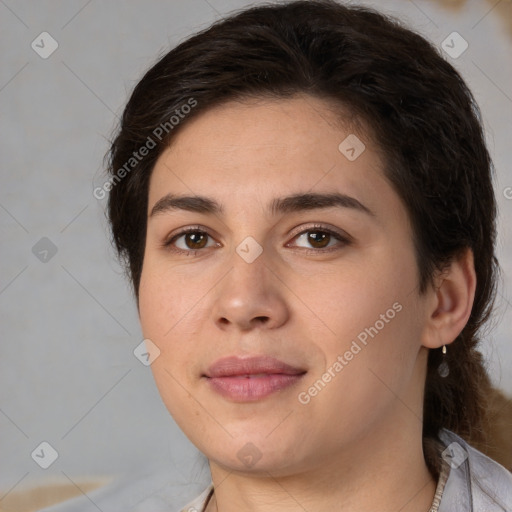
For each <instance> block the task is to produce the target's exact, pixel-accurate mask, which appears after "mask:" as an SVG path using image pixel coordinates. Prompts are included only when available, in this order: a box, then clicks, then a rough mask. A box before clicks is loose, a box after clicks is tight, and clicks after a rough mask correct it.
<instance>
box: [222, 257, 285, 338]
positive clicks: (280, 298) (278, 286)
mask: <svg viewBox="0 0 512 512" xmlns="http://www.w3.org/2000/svg"><path fill="white" fill-rule="evenodd" d="M232 262H233V265H232V269H231V271H229V272H228V273H227V275H226V276H225V278H224V279H222V281H221V282H220V283H219V285H218V286H217V287H216V289H215V293H216V295H215V303H214V306H213V320H214V322H215V324H216V325H217V327H219V328H220V329H222V330H225V331H226V330H231V329H238V330H240V331H250V330H252V329H255V328H260V329H261V328H264V329H275V328H278V327H280V326H281V325H283V324H284V323H286V321H287V320H288V318H289V308H288V305H287V302H286V297H285V291H286V286H285V284H284V283H283V281H282V280H281V279H280V278H279V277H278V276H277V274H276V272H275V271H273V270H272V269H271V268H270V267H269V266H268V265H267V263H268V262H267V261H266V258H265V256H264V252H263V253H262V254H261V255H260V256H259V257H258V258H257V259H256V260H255V261H253V262H252V263H247V262H246V261H244V260H243V259H242V258H241V257H239V256H238V254H234V256H233V258H232Z"/></svg>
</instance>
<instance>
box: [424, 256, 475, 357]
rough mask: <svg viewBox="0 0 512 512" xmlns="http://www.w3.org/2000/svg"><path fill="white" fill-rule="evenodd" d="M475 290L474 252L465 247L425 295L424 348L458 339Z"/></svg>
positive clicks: (468, 313)
mask: <svg viewBox="0 0 512 512" xmlns="http://www.w3.org/2000/svg"><path fill="white" fill-rule="evenodd" d="M475 289H476V273H475V265H474V260H473V251H472V250H471V249H469V248H468V249H465V250H464V251H463V252H462V253H461V254H460V256H458V257H456V258H454V260H453V261H452V262H451V264H450V265H449V267H448V268H447V269H446V270H445V271H443V272H442V273H441V274H440V275H439V276H437V278H436V281H435V285H434V286H432V287H431V288H430V289H429V291H428V292H427V295H428V298H427V301H426V304H427V311H426V313H427V319H426V324H425V327H424V330H423V335H422V345H423V346H424V347H427V348H439V347H442V346H443V345H448V344H449V343H451V342H452V341H454V340H455V338H457V336H458V335H459V334H460V333H461V331H462V329H464V327H465V325H466V323H467V321H468V319H469V316H470V315H471V310H472V308H473V301H474V299H475Z"/></svg>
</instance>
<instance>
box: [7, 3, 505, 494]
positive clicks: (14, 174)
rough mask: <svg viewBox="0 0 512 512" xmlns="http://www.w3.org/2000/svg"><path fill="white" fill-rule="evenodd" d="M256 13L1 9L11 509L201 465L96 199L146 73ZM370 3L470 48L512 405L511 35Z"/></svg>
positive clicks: (479, 19) (469, 74)
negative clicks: (73, 490) (204, 35)
mask: <svg viewBox="0 0 512 512" xmlns="http://www.w3.org/2000/svg"><path fill="white" fill-rule="evenodd" d="M250 3H251V2H249V1H245V0H230V1H227V0H208V1H207V0H190V1H177V0H165V1H164V0H150V1H146V2H142V1H136V0H130V1H120V0H115V1H112V0H110V1H108V2H107V1H104V2H100V1H99V0H92V1H89V2H87V1H86V0H78V1H67V2H64V1H57V0H48V1H45V2H36V1H23V0H5V1H2V2H0V39H1V44H2V62H3V64H2V66H0V130H1V132H0V145H1V153H0V154H1V169H0V172H1V188H0V229H1V240H2V243H1V246H0V261H1V267H0V314H1V322H2V323H1V326H2V327H1V333H2V342H1V357H0V379H1V391H0V429H1V437H0V439H1V454H0V459H1V460H2V471H1V472H0V497H1V496H2V495H3V494H4V493H5V492H7V491H8V490H10V489H16V490H17V489H20V488H22V487H23V486H24V485H27V484H31V483H34V482H38V481H41V480H44V479H47V478H49V477H55V478H59V479H63V480H65V479H66V477H69V478H71V479H73V480H74V479H77V478H80V477H83V476H86V475H111V474H117V473H119V472H120V471H131V468H135V467H140V466H141V465H143V464H146V463H147V462H148V461H150V462H155V461H156V462H158V463H160V462H161V463H162V464H167V465H168V466H169V468H170V471H171V473H172V474H174V475H175V477H176V478H178V475H179V478H183V474H184V472H185V471H186V470H188V469H190V468H194V461H195V460H196V459H195V450H194V449H193V447H192V446H191V445H190V444H189V443H188V441H186V439H185V437H184V436H183V434H181V432H180V431H179V429H178V428H177V427H176V426H175V424H174V422H173V421H172V419H171V418H170V417H169V415H168V414H167V411H166V410H165V408H164V406H163V405H162V403H161V402H160V398H159V396H158V394H157V391H156V389H155V387H154V384H153V381H152V376H151V372H150V370H149V368H148V367H145V366H143V365H142V364H141V363H140V362H139V361H138V360H137V359H136V358H135V357H134V355H133V350H134V348H135V347H136V346H137V345H138V344H139V343H140V341H141V339H142V336H141V332H140V329H139V326H138V323H137V314H136V309H135V307H134V303H133V300H132V297H131V295H130V291H129V288H128V286H127V282H126V280H125V279H124V277H123V276H122V272H121V269H120V267H119V266H118V264H117V263H116V262H115V260H114V255H113V251H112V250H111V248H110V246H109V242H108V236H107V234H106V223H105V217H104V212H103V210H104V207H105V202H104V200H103V201H99V200H97V199H95V198H94V197H93V194H92V191H93V188H94V187H95V186H98V185H101V184H102V183H103V178H102V172H103V169H102V157H103V155H104V153H105V151H106V149H107V139H108V137H109V136H110V134H111V132H112V129H113V127H114V122H115V119H116V115H119V114H120V113H121V110H122V107H123V104H124V103H125V101H126V99H127V94H128V93H129V92H130V91H131V89H132V87H133V86H134V84H135V83H136V81H137V79H138V78H140V76H141V73H142V72H143V70H145V69H146V68H147V67H148V66H149V64H150V63H151V62H154V60H155V59H156V56H157V55H158V53H159V52H161V51H163V50H165V49H167V48H168V47H169V46H171V45H175V44H176V43H177V42H179V41H180V40H182V39H183V38H184V37H186V36H187V35H188V34H190V33H191V32H193V31H196V30H197V29H200V28H203V27H205V26H206V25H207V24H209V23H210V22H212V21H213V20H215V19H217V18H219V17H220V16H223V15H225V14H226V13H227V12H229V11H230V10H232V9H235V8H239V7H243V6H244V5H249V4H250ZM253 3H254V2H253ZM364 3H367V4H369V5H373V6H376V7H379V8H381V9H383V10H385V11H388V12H390V13H395V14H398V15H399V16H400V17H401V18H402V19H403V20H404V21H405V22H406V23H408V24H410V25H411V26H413V27H415V28H416V29H417V30H419V31H420V32H421V33H423V34H424V35H426V36H428V37H429V38H430V39H431V40H432V41H434V42H435V43H436V44H438V45H441V43H442V41H443V40H444V39H445V38H446V36H447V35H448V34H450V33H451V32H453V31H457V32H459V33H460V34H462V35H463V37H464V38H465V39H466V40H467V41H468V43H469V47H468V49H467V50H466V51H465V53H464V54H462V55H461V56H460V57H458V58H457V59H452V58H451V57H448V56H447V58H448V59H451V60H452V62H453V63H454V64H455V65H456V66H457V68H458V69H460V70H461V72H462V73H463V75H464V76H465V77H466V79H467V81H468V82H469V85H470V87H471V88H472V90H473V91H474V93H475V95H476V98H477V100H478V102H479V103H480V105H481V107H482V110H483V116H484V121H485V126H486V129H487V136H488V141H489V145H490V148H491V151H492V153H493V156H494V160H495V164H496V167H497V170H498V180H497V196H498V201H499V206H500V208H501V218H500V236H499V253H500V257H501V263H502V266H503V268H504V273H505V278H504V283H503V287H502V288H501V290H500V294H501V298H500V302H499V305H500V308H499V311H498V313H499V314H498V316H497V321H498V325H497V327H496V328H495V329H494V330H493V331H492V332H491V333H490V334H489V336H488V339H487V341H486V343H485V345H484V347H483V349H484V352H485V354H486V357H487V359H488V362H489V366H490V368H491V372H492V376H493V379H494V381H495V383H496V384H498V385H500V386H501V387H502V388H503V389H505V390H507V391H508V392H509V393H512V372H511V371H510V370H511V369H512V348H511V346H512V345H511V343H510V341H509V340H510V334H511V331H512V314H511V312H510V309H509V302H508V300H507V296H508V295H509V294H510V291H509V290H510V277H509V276H512V268H511V263H512V260H511V255H512V238H511V233H510V227H509V226H510V224H511V223H510V220H511V218H512V200H511V199H507V198H506V197H505V195H508V196H509V197H512V193H511V194H507V193H506V190H507V189H506V187H509V186H512V170H511V168H510V162H511V161H512V154H511V153H512V145H511V144H510V134H511V133H512V130H511V124H512V123H511V120H512V99H511V98H512V92H511V90H512V87H511V85H512V70H511V67H510V50H511V48H512V38H511V34H510V32H508V33H507V31H506V28H505V24H504V22H503V20H500V18H499V17H498V16H497V12H498V9H495V10H492V11H490V9H491V7H492V5H493V2H483V1H480V0H473V1H469V2H467V4H466V5H465V7H464V8H463V9H461V10H459V11H443V10H442V9H441V8H440V7H439V6H438V4H437V3H435V2H430V1H426V0H424V1H420V0H416V1H415V2H409V1H405V0H395V1H385V2H376V1H375V2H364ZM489 11H490V12H489ZM43 31H45V32H48V33H49V34H51V36H52V37H53V38H54V39H55V40H56V41H57V42H58V48H57V50H56V51H55V52H54V53H53V54H51V55H50V56H49V57H48V58H46V59H43V58H42V57H41V56H39V55H38V53H36V51H35V50H34V49H33V48H32V47H31V43H32V41H34V40H35V43H34V44H38V45H39V47H37V46H36V47H35V48H36V49H37V51H39V53H43V55H44V56H46V55H45V52H49V50H51V44H52V42H51V41H50V40H49V39H47V36H44V38H43V39H44V40H43V43H41V37H37V36H39V34H41V32H43ZM43 46H44V47H43ZM510 190H511V191H512V189H510ZM504 191H505V193H504ZM45 237H46V238H45ZM41 239H43V241H41ZM47 239H48V240H49V241H51V242H49V241H48V240H47ZM38 244H39V245H38ZM34 246H35V247H36V249H34ZM55 250H56V253H55V254H53V251H55ZM45 251H48V252H45ZM34 252H35V253H36V254H34ZM41 259H43V261H41ZM45 259H46V260H47V261H44V260H45ZM42 441H47V442H49V443H50V444H51V445H52V446H53V447H54V448H55V449H56V450H57V452H58V454H59V457H58V459H57V460H56V461H55V463H54V464H52V465H51V466H50V467H49V468H48V469H46V470H44V469H42V468H40V467H39V465H37V464H36V462H35V461H34V460H33V459H32V457H31V453H32V452H33V450H34V449H35V448H36V447H38V445H39V444H40V443H41V442H42ZM45 456H48V450H47V451H46V455H45Z"/></svg>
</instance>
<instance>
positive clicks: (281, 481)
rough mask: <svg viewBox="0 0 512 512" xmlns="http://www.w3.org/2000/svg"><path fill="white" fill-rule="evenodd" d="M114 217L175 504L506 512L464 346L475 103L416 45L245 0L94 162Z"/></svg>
mask: <svg viewBox="0 0 512 512" xmlns="http://www.w3.org/2000/svg"><path fill="white" fill-rule="evenodd" d="M109 171H110V173H111V180H110V182H109V185H108V187H107V188H108V189H109V191H110V195H109V210H108V213H109V219H110V222H111V226H112V232H113V238H114V241H115V244H116V247H117V249H118V251H119V253H120V255H121V257H122V258H124V259H125V261H126V263H127V267H128V269H129V274H130V277H131V280H132V283H133V287H134V291H135V295H136V299H137V304H138V308H139V313H140V321H141V325H142V330H143V333H144V336H145V338H146V340H147V349H148V354H149V355H148V358H150V359H151V361H152V365H151V367H152V370H153V374H154V377H155V380H156V383H157V386H158V388H159V391H160V393H161V396H162V399H163V401H164V402H165V404H166V406H167V408H168V410H169V412H170V413H171V415H172V416H173V417H174V419H175V420H176V422H177V423H178V425H179V426H180V427H181V428H182V429H183V431H184V432H185V434H186V435H187V436H188V437H189V439H190V440H191V441H192V442H193V443H194V444H195V445H196V446H197V447H198V448H199V450H200V451H201V452H203V453H204V454H205V455H206V457H207V458H208V461H209V465H210V470H211V476H212V484H211V485H210V486H209V487H208V488H207V489H205V492H204V493H203V494H202V495H201V496H199V497H198V498H197V499H196V500H195V501H194V502H193V503H191V504H190V506H189V507H188V508H186V510H201V511H206V512H212V511H220V512H229V511H232V510H251V511H260V510H265V511H267V512H268V511H272V510H280V511H283V510H290V511H292V510H293V511H295V510H308V511H320V510H329V509H330V510H340V511H345V510H347V511H348V510H350V511H351V512H355V511H363V510H380V511H396V510H401V511H418V510H431V511H439V512H443V511H444V512H446V511H450V512H453V511H458V510H460V511H464V512H468V511H474V512H483V511H485V512H489V511H498V510H500V511H501V510H512V475H511V474H510V473H509V472H508V471H507V470H505V469H504V468H503V467H502V466H500V465H499V464H498V463H496V462H493V461H492V460H491V459H489V458H487V457H486V456H485V455H483V454H482V453H480V452H479V451H477V450H476V449H475V448H473V447H472V446H471V445H472V444H478V446H485V443H486V442H488V440H487V439H486V416H485V409H484V406H485V403H484V399H485V396H486V394H487V393H488V392H489V390H490V383H489V379H488V376H487V374H486V372H485V370H484V367H483V364H482V359H481V356H480V354H479V353H478V352H477V350H476V345H477V343H478V341H479V338H478V331H479V329H480V327H481V326H482V325H483V323H484V322H485V321H486V320H487V319H488V317H489V315H490V313H491V309H492V305H493V300H494V295H495V286H496V276H497V269H498V267H497V262H496V258H495V254H494V244H495V234H496V231H495V216H496V205H495V198H494V192H493V187H492V163H491V160H490V157H489V154H488V151H487V149H486V147H485V142H484V137H483V133H482V127H481V124H480V122H479V112H478V107H477V106H476V104H475V102H474V100H473V97H472V95H471V93H470V91H469V90H468V89H467V86H466V85H465V83H464V82H463V80H462V78H461V77H460V75H459V74H458V73H457V72H456V71H455V69H454V68H453V67H452V66H451V65H450V64H449V63H448V62H447V61H446V60H444V59H443V58H442V57H441V56H440V55H439V53H438V51H437V50H436V49H435V48H434V47H432V46H431V45H430V44H429V43H428V42H426V41H425V40H424V39H423V38H422V37H420V36H419V35H417V34H415V33H413V32H411V31H410V30H408V29H405V28H403V27H402V26H401V25H400V24H399V23H398V22H396V21H394V20H392V19H390V18H388V17H385V16H383V15H382V14H379V13H377V12H375V11H372V10H370V9H367V8H362V7H357V6H345V5H341V4H337V3H335V2H331V1H306V2H304V1H299V2H292V3H288V4H282V5H268V6H259V7H255V8H252V9H249V10H246V11H242V12H240V13H238V14H237V15H234V16H231V17H229V18H227V19H224V20H222V21H219V22H217V23H216V24H215V25H213V26H212V27H210V28H209V29H207V30H205V31H203V32H201V33H199V34H197V35H195V36H193V37H191V38H190V39H188V40H187V41H185V42H183V43H182V44H180V45H179V46H178V47H177V48H175V49H173V50H172V51H170V52H169V53H168V54H167V55H165V56H164V57H163V58H162V59H161V60H160V61H159V62H158V63H157V64H156V65H154V66H153V67H152V68H151V69H150V70H149V71H148V72H147V73H146V75H145V76H144V78H143V79H142V80H141V81H140V82H139V84H138V85H137V86H136V88H135V90H134V92H133V94H132V96H131V98H130V100H129V102H128V104H127V106H126V109H125V111H124V114H123V117H122V122H121V125H120V128H119V132H118V134H117V136H116V138H115V140H114V142H113V144H112V147H111V150H110V162H109Z"/></svg>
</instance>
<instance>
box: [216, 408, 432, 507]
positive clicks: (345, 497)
mask: <svg viewBox="0 0 512 512" xmlns="http://www.w3.org/2000/svg"><path fill="white" fill-rule="evenodd" d="M402 407H403V405H402ZM403 414H404V415H407V413H406V412H404V413H403ZM410 414H411V413H410V411H409V415H410ZM395 420H396V416H395ZM409 421H410V418H409ZM414 421H416V422H417V423H418V425H414ZM400 423H401V422H398V423H394V425H393V427H391V425H390V426H389V428H383V426H382V425H380V426H379V428H378V429H377V431H374V430H372V431H371V432H369V433H368V435H366V436H365V437H364V438H363V439H361V440H359V441H358V442H357V446H352V447H349V448H345V447H344V448H343V449H342V450H339V451H337V452H335V453H333V454H332V457H331V458H330V459H329V460H326V461H324V463H323V464H322V466H321V467H314V468H310V469H309V470H308V471H306V472H302V473H300V472H299V473H296V474H293V475H292V474H290V475H287V476H279V477H276V476H274V475H272V473H271V472H260V473H259V474H257V475H254V474H247V473H245V474H241V473H237V472H233V471H230V470H228V469H226V468H223V467H221V466H219V465H217V464H215V463H214V462H212V461H211V462H210V469H211V474H212V480H213V483H214V488H215V492H214V495H213V497H212V499H211V500H210V502H209V504H208V507H207V509H206V511H207V512H234V511H239V510H246V511H249V512H263V511H264V512H273V511H279V512H292V511H293V512H298V511H300V512H303V511H304V510H308V511H317V510H329V509H331V510H336V511H340V512H348V511H350V512H363V511H368V510H379V511H381V512H396V511H397V510H400V511H401V512H417V511H428V510H429V508H430V506H431V504H432V500H433V497H434V493H435V487H436V483H435V481H434V479H433V478H432V475H431V474H430V472H429V471H428V468H427V466H426V464H425V459H424V455H423V449H422V441H421V423H420V422H418V421H417V418H414V420H413V422H412V423H413V426H415V427H416V428H413V429H410V430H409V431H404V430H403V429H401V428H400V427H401V425H400Z"/></svg>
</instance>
